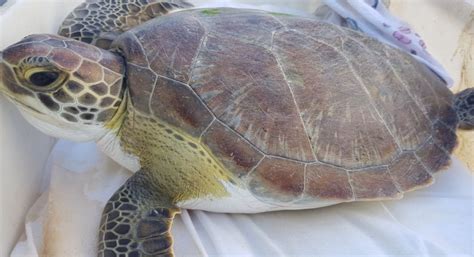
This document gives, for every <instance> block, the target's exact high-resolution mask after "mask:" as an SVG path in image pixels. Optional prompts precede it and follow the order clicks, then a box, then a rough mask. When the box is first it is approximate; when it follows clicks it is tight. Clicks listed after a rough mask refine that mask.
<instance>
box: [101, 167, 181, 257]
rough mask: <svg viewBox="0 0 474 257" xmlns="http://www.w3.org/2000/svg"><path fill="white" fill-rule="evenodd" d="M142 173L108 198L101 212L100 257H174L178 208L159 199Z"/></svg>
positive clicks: (137, 174)
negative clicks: (172, 228) (173, 228)
mask: <svg viewBox="0 0 474 257" xmlns="http://www.w3.org/2000/svg"><path fill="white" fill-rule="evenodd" d="M149 181H150V179H148V178H147V177H146V175H145V172H144V171H139V172H137V173H136V174H135V175H134V176H133V177H131V178H130V179H129V180H128V181H127V182H126V183H125V184H124V185H123V186H122V187H120V189H119V190H117V192H115V194H114V195H113V196H112V197H111V198H110V200H109V201H108V203H107V205H106V206H105V208H104V211H103V213H102V220H101V224H100V232H99V252H98V256H99V257H112V256H113V257H119V256H129V257H145V256H147V257H148V256H163V257H164V256H173V250H172V238H171V234H170V229H171V224H172V223H173V218H174V216H175V214H176V213H177V212H178V209H175V208H173V207H171V204H169V203H168V202H169V201H167V200H165V199H166V198H163V197H160V196H158V194H157V193H156V192H157V190H156V189H154V188H153V186H152V185H151V184H150V182H149Z"/></svg>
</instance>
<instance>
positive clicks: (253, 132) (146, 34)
mask: <svg viewBox="0 0 474 257" xmlns="http://www.w3.org/2000/svg"><path fill="white" fill-rule="evenodd" d="M115 45H116V46H118V47H119V48H121V50H122V52H123V54H124V55H125V57H126V59H127V62H128V67H127V69H128V72H127V74H128V83H129V85H128V86H129V92H130V96H131V101H132V103H133V105H134V108H136V109H137V110H138V111H139V112H141V113H144V114H148V115H153V116H155V117H158V118H159V119H161V120H164V121H166V122H168V123H170V124H171V125H174V126H176V127H178V128H180V129H181V130H183V131H185V132H187V133H189V135H191V136H193V137H196V138H200V140H201V142H203V143H204V144H205V145H206V146H207V147H208V148H209V149H210V151H212V153H213V154H214V156H216V158H218V159H219V160H220V161H221V162H222V163H223V164H224V165H225V166H226V167H227V168H228V169H229V170H230V171H232V172H233V173H234V174H235V175H236V176H238V177H240V178H243V179H244V181H247V182H248V184H247V186H248V188H249V189H250V190H251V191H252V192H253V194H254V195H256V196H257V197H260V198H270V199H274V200H278V201H281V202H287V201H296V200H297V199H298V201H304V200H305V199H314V198H318V199H329V200H338V201H351V200H369V199H385V198H397V197H399V196H401V194H402V193H403V192H405V191H409V190H412V189H415V188H418V187H420V186H423V185H428V184H430V183H431V182H432V180H433V178H432V176H433V174H434V173H436V172H438V171H439V170H441V169H443V168H444V167H446V166H447V165H448V163H449V159H450V157H449V154H450V153H451V152H452V150H453V148H454V146H455V144H456V135H455V133H454V132H453V131H454V130H455V129H456V126H457V119H456V114H455V112H454V110H453V109H452V107H451V104H452V98H453V95H452V93H451V92H450V91H449V90H448V89H447V88H446V86H445V84H444V83H443V81H442V80H440V78H439V77H437V76H436V74H434V73H433V72H432V71H430V70H429V69H428V68H426V67H425V66H424V65H422V64H420V63H419V62H418V61H416V60H415V59H414V58H413V57H411V56H410V55H408V54H405V53H403V52H401V51H399V50H397V49H394V48H392V47H390V46H387V45H385V44H382V43H380V42H378V41H376V40H374V39H371V38H369V37H367V36H364V35H362V34H360V33H358V32H355V31H352V30H349V29H345V28H340V27H337V26H334V25H331V24H328V23H324V22H320V21H317V20H315V19H310V18H302V17H295V16H289V15H281V14H275V13H267V12H263V11H256V10H242V9H230V8H228V9H227V8H223V9H193V10H188V11H182V12H177V13H173V14H170V15H166V16H163V17H160V18H157V19H154V20H152V21H150V22H147V23H145V24H143V25H141V26H139V27H137V28H135V29H133V30H131V31H129V32H127V33H125V34H123V35H122V36H121V37H120V38H119V39H118V40H117V41H116V43H115Z"/></svg>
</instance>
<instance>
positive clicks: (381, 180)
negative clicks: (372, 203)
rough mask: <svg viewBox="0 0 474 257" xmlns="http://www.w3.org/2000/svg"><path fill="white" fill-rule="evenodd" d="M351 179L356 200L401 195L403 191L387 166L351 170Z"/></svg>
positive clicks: (397, 196)
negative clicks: (399, 188)
mask: <svg viewBox="0 0 474 257" xmlns="http://www.w3.org/2000/svg"><path fill="white" fill-rule="evenodd" d="M349 179H350V183H351V185H352V189H353V192H354V197H355V199H356V200H375V199H378V200H383V199H393V198H400V197H401V192H400V191H399V190H398V188H397V186H396V185H395V183H394V181H393V179H392V177H391V176H390V173H389V172H388V169H387V167H385V166H381V167H374V168H368V169H363V170H353V171H349Z"/></svg>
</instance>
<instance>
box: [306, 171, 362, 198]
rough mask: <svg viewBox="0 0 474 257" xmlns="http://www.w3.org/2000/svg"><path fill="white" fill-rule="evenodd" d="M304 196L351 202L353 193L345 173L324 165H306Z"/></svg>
mask: <svg viewBox="0 0 474 257" xmlns="http://www.w3.org/2000/svg"><path fill="white" fill-rule="evenodd" d="M305 195H306V196H309V197H314V198H317V199H325V200H346V201H349V200H352V199H353V193H352V188H351V185H350V183H349V176H348V173H347V171H346V170H344V169H342V168H338V167H335V166H330V165H326V164H319V163H316V164H308V165H307V166H306V182H305Z"/></svg>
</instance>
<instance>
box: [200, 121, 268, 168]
mask: <svg viewBox="0 0 474 257" xmlns="http://www.w3.org/2000/svg"><path fill="white" fill-rule="evenodd" d="M202 138H203V143H204V144H205V145H206V146H208V147H209V148H210V149H211V151H212V153H213V154H214V155H215V156H216V157H217V158H218V159H219V161H221V162H222V163H223V164H224V165H225V166H226V167H227V168H228V169H230V170H231V171H232V172H233V173H234V174H235V175H237V176H239V177H240V176H244V175H247V173H248V172H249V171H250V170H251V169H252V168H253V167H255V166H256V165H257V163H258V162H259V161H260V160H261V159H262V158H263V155H262V154H261V153H259V152H258V151H257V149H255V147H254V146H253V145H251V144H250V143H249V142H247V141H246V140H245V139H244V138H243V137H242V136H240V135H238V134H237V133H236V132H235V131H233V130H232V129H229V128H227V127H225V126H224V125H222V123H220V122H214V123H213V124H212V125H211V126H210V127H209V129H208V130H207V131H206V133H205V134H204V135H203V136H202Z"/></svg>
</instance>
